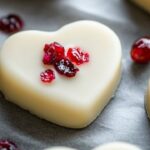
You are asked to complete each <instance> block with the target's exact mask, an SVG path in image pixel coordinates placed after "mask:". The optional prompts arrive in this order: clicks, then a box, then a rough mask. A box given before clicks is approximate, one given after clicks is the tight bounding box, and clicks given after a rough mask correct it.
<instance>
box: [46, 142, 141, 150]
mask: <svg viewBox="0 0 150 150" xmlns="http://www.w3.org/2000/svg"><path fill="white" fill-rule="evenodd" d="M45 150H75V149H71V148H66V147H53V148H48V149H45ZM93 150H141V149H140V148H138V147H136V146H134V145H132V144H128V143H124V142H113V143H108V144H105V145H102V146H98V147H97V148H95V149H93Z"/></svg>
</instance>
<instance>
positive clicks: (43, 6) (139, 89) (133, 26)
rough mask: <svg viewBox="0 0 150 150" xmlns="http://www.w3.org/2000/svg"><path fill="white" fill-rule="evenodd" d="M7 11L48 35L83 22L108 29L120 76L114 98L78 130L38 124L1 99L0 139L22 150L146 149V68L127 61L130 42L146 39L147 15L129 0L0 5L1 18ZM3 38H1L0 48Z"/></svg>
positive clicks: (149, 68)
mask: <svg viewBox="0 0 150 150" xmlns="http://www.w3.org/2000/svg"><path fill="white" fill-rule="evenodd" d="M11 12H13V13H17V14H20V15H21V16H22V17H23V19H24V20H25V30H28V29H35V30H44V31H53V30H57V29H59V28H60V27H61V26H63V25H65V24H67V23H70V22H73V21H76V20H82V19H90V20H96V21H99V22H102V23H104V24H106V25H108V26H109V27H111V28H112V29H113V30H114V31H115V32H116V33H117V34H118V36H119V37H120V39H121V42H122V47H123V77H122V81H121V84H120V86H119V88H118V90H117V92H116V96H115V97H114V98H113V99H112V100H111V102H110V103H109V105H108V106H107V107H106V108H105V110H104V111H103V112H102V114H101V115H100V116H99V117H98V118H97V119H96V121H94V123H93V124H91V125H90V126H89V127H87V128H85V129H82V130H73V129H66V128H63V127H59V126H57V125H54V124H52V123H49V122H47V121H45V120H41V119H39V118H38V117H36V116H34V115H31V114H30V113H28V112H27V111H25V110H23V109H21V108H19V107H18V106H16V105H14V104H12V103H10V102H8V101H6V100H4V98H2V97H1V98H0V138H7V139H10V140H13V141H15V142H16V143H17V145H18V146H19V147H20V149H21V150H42V149H43V148H47V147H49V146H58V145H59V146H61V145H63V146H69V147H73V148H78V149H80V150H90V149H91V148H94V147H96V146H97V145H100V144H102V143H108V142H112V141H125V142H129V143H133V144H136V145H138V146H140V147H141V148H143V150H149V149H150V122H149V120H148V119H147V115H146V112H145V109H144V92H145V90H146V86H147V81H148V78H149V75H150V65H137V64H133V63H132V61H131V60H130V56H129V50H130V45H131V43H132V42H133V41H134V40H135V39H136V38H138V37H140V36H142V35H148V34H150V16H149V15H148V14H147V13H146V12H144V11H143V10H142V9H140V8H138V7H136V6H134V5H132V3H131V2H129V1H128V0H111V1H106V0H92V1H91V0H82V1H81V0H43V1H41V0H30V1H29V0H26V1H24V0H0V16H3V15H6V14H8V13H11ZM7 37H8V35H5V34H2V33H0V46H1V44H2V43H3V42H4V40H5V39H6V38H7ZM41 111H42V110H41Z"/></svg>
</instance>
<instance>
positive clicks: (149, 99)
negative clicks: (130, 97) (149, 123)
mask: <svg viewBox="0 0 150 150" xmlns="http://www.w3.org/2000/svg"><path fill="white" fill-rule="evenodd" d="M145 108H146V111H147V115H148V117H149V118H150V80H149V82H148V87H147V91H146V95H145Z"/></svg>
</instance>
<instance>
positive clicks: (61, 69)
mask: <svg viewBox="0 0 150 150" xmlns="http://www.w3.org/2000/svg"><path fill="white" fill-rule="evenodd" d="M54 67H55V69H56V70H57V72H58V73H60V74H62V75H64V76H67V77H74V76H75V75H76V73H77V72H78V71H79V69H78V68H77V67H76V66H75V65H74V64H73V63H72V62H71V61H70V60H69V59H67V58H62V59H60V60H58V61H56V62H55V64H54Z"/></svg>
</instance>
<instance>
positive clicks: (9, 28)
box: [0, 14, 24, 33]
mask: <svg viewBox="0 0 150 150" xmlns="http://www.w3.org/2000/svg"><path fill="white" fill-rule="evenodd" d="M23 24H24V23H23V21H22V19H21V18H20V17H19V16H18V15H15V14H10V15H8V16H5V17H2V18H1V19H0V31H3V32H6V33H14V32H18V31H20V30H21V29H22V28H23Z"/></svg>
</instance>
